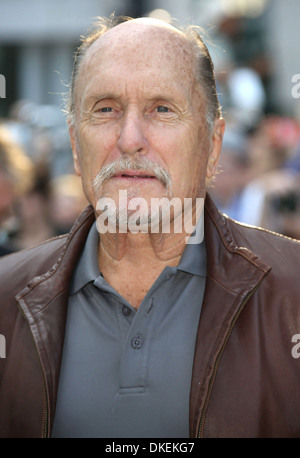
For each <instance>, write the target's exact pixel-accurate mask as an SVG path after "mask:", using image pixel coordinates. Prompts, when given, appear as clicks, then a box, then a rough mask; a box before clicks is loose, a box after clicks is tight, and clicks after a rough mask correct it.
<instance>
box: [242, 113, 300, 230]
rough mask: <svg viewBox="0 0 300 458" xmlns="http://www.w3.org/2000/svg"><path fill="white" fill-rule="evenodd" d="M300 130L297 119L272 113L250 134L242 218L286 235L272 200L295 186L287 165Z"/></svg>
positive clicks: (249, 222) (243, 220)
mask: <svg viewBox="0 0 300 458" xmlns="http://www.w3.org/2000/svg"><path fill="white" fill-rule="evenodd" d="M299 132H300V131H299V125H298V122H297V121H296V120H294V119H292V118H284V117H281V116H275V115H269V116H266V117H265V118H264V119H262V120H261V121H260V122H259V124H258V126H257V127H256V128H255V129H253V130H252V131H251V132H249V133H248V142H247V148H248V156H249V167H250V170H251V173H250V179H249V180H248V183H247V184H246V186H245V187H244V190H243V194H242V201H241V208H242V211H241V213H240V221H242V222H244V223H247V224H251V225H254V226H259V227H264V228H266V229H269V230H272V231H275V232H279V233H283V234H284V229H283V222H282V221H281V218H280V217H279V215H277V214H276V211H275V212H274V207H273V206H272V202H273V198H274V197H275V196H278V197H279V196H283V195H284V194H286V193H289V192H290V191H291V190H292V189H293V188H294V176H293V173H292V171H291V170H289V168H288V167H287V166H286V164H287V163H288V162H289V160H290V158H291V157H292V155H293V150H294V147H295V144H296V142H297V139H299ZM270 205H271V206H270Z"/></svg>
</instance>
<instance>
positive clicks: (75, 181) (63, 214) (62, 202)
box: [49, 174, 88, 235]
mask: <svg viewBox="0 0 300 458" xmlns="http://www.w3.org/2000/svg"><path fill="white" fill-rule="evenodd" d="M87 204H88V202H87V200H86V197H85V195H84V194H83V191H82V186H81V180H80V178H79V177H78V176H76V175H74V174H73V175H72V174H66V175H60V176H58V177H56V178H53V179H52V180H51V182H50V208H49V210H50V218H51V222H52V224H53V228H54V231H55V234H56V235H62V234H66V233H67V232H69V231H70V230H71V228H72V226H73V224H74V222H75V220H76V219H77V217H78V216H79V214H80V213H81V212H82V211H83V210H84V208H85V207H86V206H87Z"/></svg>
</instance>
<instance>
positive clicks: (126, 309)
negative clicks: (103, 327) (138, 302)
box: [122, 305, 131, 316]
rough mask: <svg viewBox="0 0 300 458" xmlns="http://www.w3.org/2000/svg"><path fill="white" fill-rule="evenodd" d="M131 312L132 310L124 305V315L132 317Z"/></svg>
mask: <svg viewBox="0 0 300 458" xmlns="http://www.w3.org/2000/svg"><path fill="white" fill-rule="evenodd" d="M130 311H131V310H130V308H129V307H127V305H123V307H122V313H123V315H125V316H128V315H130Z"/></svg>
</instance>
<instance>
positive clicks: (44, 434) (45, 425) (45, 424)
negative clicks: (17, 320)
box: [18, 299, 49, 438]
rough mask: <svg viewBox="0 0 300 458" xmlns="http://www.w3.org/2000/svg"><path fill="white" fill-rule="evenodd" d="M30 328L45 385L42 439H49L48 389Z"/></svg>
mask: <svg viewBox="0 0 300 458" xmlns="http://www.w3.org/2000/svg"><path fill="white" fill-rule="evenodd" d="M21 302H23V300H22V299H21V300H19V301H18V303H19V309H20V311H21V313H22V315H23V317H24V319H25V320H26V322H27V324H28V320H27V317H26V314H25V313H24V311H23V308H22V306H21ZM28 326H29V330H30V334H31V337H32V340H33V345H34V348H35V351H36V355H37V358H38V361H39V364H40V368H41V372H42V383H43V428H42V435H41V437H42V438H47V437H48V417H49V415H48V411H49V409H48V395H47V388H46V379H45V375H44V371H43V367H42V363H41V360H40V356H39V353H38V350H37V347H36V343H35V340H34V337H33V334H32V332H31V328H30V325H29V324H28Z"/></svg>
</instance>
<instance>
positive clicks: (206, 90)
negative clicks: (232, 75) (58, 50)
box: [67, 16, 221, 127]
mask: <svg viewBox="0 0 300 458" xmlns="http://www.w3.org/2000/svg"><path fill="white" fill-rule="evenodd" d="M106 49H107V50H109V52H110V53H111V55H112V56H113V53H114V52H115V53H116V55H118V56H119V55H120V54H121V53H123V54H124V56H125V54H128V50H129V51H130V50H131V51H134V53H133V55H135V56H138V54H139V52H140V53H142V54H143V61H144V65H147V54H148V55H149V56H150V55H153V53H158V58H159V53H164V54H165V55H168V58H172V57H173V58H176V65H177V67H178V69H179V70H180V71H181V74H182V72H184V71H186V72H189V73H190V74H191V76H192V77H194V79H195V82H196V83H198V84H199V88H200V90H201V92H202V95H203V99H204V101H205V104H206V119H207V123H208V125H209V127H212V125H213V122H214V120H215V119H217V118H219V117H220V116H221V109H220V105H219V101H218V97H217V94H216V86H215V81H214V74H213V64H212V61H211V58H210V55H209V52H208V50H207V48H206V46H205V44H204V43H203V41H202V39H201V37H200V35H199V33H198V31H197V30H196V28H195V27H188V28H186V29H182V30H180V29H179V28H176V27H174V26H172V25H170V24H168V23H166V22H164V21H161V20H158V19H152V18H138V19H131V18H118V17H114V16H112V17H111V18H109V19H107V18H105V19H102V18H101V19H100V20H98V21H97V22H96V23H95V24H94V26H93V29H92V31H90V32H89V34H88V35H87V36H86V37H85V38H83V40H82V44H81V45H80V47H79V48H78V50H77V52H76V55H75V59H74V68H73V74H72V81H71V86H70V92H69V98H68V104H67V112H68V116H69V123H70V124H74V123H75V120H76V105H77V102H78V100H79V99H80V93H79V92H80V91H78V88H77V86H78V80H79V79H80V78H81V77H82V75H84V73H85V68H86V66H91V65H93V55H94V54H95V53H97V52H98V51H99V52H105V50H106ZM129 54H130V53H129ZM138 62H140V60H139V59H136V63H137V65H138ZM131 65H133V62H131ZM184 69H185V70H184Z"/></svg>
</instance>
